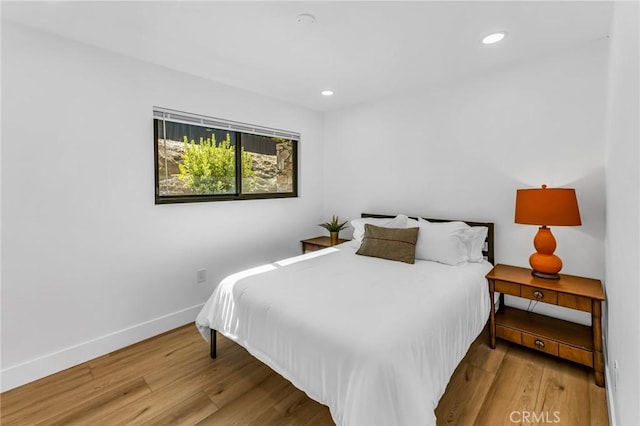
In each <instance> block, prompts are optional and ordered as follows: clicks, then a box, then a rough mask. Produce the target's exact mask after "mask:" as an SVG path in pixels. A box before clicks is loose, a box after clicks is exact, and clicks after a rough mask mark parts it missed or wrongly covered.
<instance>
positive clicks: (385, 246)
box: [356, 223, 420, 263]
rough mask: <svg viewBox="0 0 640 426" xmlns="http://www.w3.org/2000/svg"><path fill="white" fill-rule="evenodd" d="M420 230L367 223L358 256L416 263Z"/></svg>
mask: <svg viewBox="0 0 640 426" xmlns="http://www.w3.org/2000/svg"><path fill="white" fill-rule="evenodd" d="M419 229H420V228H383V227H381V226H375V225H371V224H369V223H367V224H366V225H364V238H363V240H362V244H361V245H360V248H359V249H358V251H357V252H356V254H360V255H363V256H371V257H380V258H382V259H389V260H397V261H399V262H405V263H415V262H416V241H417V240H418V231H419Z"/></svg>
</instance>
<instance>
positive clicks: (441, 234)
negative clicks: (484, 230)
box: [416, 218, 470, 265]
mask: <svg viewBox="0 0 640 426" xmlns="http://www.w3.org/2000/svg"><path fill="white" fill-rule="evenodd" d="M418 226H419V227H420V231H419V232H418V242H417V243H416V259H424V260H431V261H434V262H440V263H445V264H447V265H457V264H459V263H462V262H466V261H468V260H469V249H468V248H467V245H466V244H465V243H464V241H463V238H462V235H463V232H464V231H466V230H468V229H470V226H469V225H467V224H466V223H464V222H429V221H427V220H424V219H422V218H418Z"/></svg>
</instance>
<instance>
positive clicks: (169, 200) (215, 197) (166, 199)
mask: <svg viewBox="0 0 640 426" xmlns="http://www.w3.org/2000/svg"><path fill="white" fill-rule="evenodd" d="M154 115H155V110H154ZM215 120H220V119H215ZM163 121H167V122H172V121H173V120H170V119H169V120H166V119H160V118H154V119H153V145H154V150H153V153H154V175H155V204H175V203H199V202H210V201H240V200H263V199H274V198H297V197H298V175H299V173H300V172H299V163H298V143H299V139H300V138H299V137H298V138H293V137H291V136H293V135H296V134H294V133H291V132H289V133H287V134H282V133H275V132H276V131H274V133H272V134H268V133H267V132H261V133H258V132H256V133H253V132H246V131H242V130H236V129H234V128H221V127H218V126H209V125H207V126H204V125H202V124H198V123H185V124H188V125H192V126H200V127H208V128H213V129H216V130H220V131H224V132H234V134H235V147H236V149H235V160H236V163H235V170H236V176H235V189H236V191H235V193H233V194H190V195H160V170H159V164H158V159H159V155H158V149H159V147H158V140H159V139H160V136H161V135H160V134H159V131H158V129H159V127H160V126H159V125H158V124H159V123H161V122H163ZM173 122H175V121H173ZM245 126H249V125H245ZM243 134H245V135H259V136H264V137H277V138H282V139H286V140H289V141H291V145H292V147H291V163H292V165H293V170H292V191H291V192H255V193H243V192H242V135H243Z"/></svg>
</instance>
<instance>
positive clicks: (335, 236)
mask: <svg viewBox="0 0 640 426" xmlns="http://www.w3.org/2000/svg"><path fill="white" fill-rule="evenodd" d="M329 234H330V235H331V245H332V246H335V245H336V244H338V232H330V233H329Z"/></svg>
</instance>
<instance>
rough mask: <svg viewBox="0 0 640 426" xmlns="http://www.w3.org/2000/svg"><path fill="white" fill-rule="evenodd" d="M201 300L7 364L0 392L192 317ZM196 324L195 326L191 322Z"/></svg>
mask: <svg viewBox="0 0 640 426" xmlns="http://www.w3.org/2000/svg"><path fill="white" fill-rule="evenodd" d="M203 305H204V304H199V305H196V306H191V307H190V308H186V309H183V310H181V311H178V312H173V313H171V314H168V315H164V316H161V317H158V318H154V319H152V320H150V321H145V322H143V323H140V324H136V325H134V326H131V327H128V328H125V329H123V330H119V331H115V332H113V333H109V334H106V335H104V336H101V337H97V338H95V339H92V340H89V341H87V342H83V343H80V344H78V345H74V346H71V347H68V348H65V349H62V350H59V351H57V352H52V353H50V354H47V355H43V356H41V357H38V358H35V359H31V360H29V361H25V362H22V363H20V364H17V365H13V366H11V367H7V368H5V369H3V370H2V371H1V372H0V390H1V391H2V392H4V391H7V390H9V389H13V388H15V387H18V386H21V385H24V384H25V383H29V382H32V381H34V380H37V379H40V378H42V377H46V376H49V375H51V374H53V373H57V372H59V371H62V370H65V369H67V368H70V367H73V366H74V365H78V364H81V363H83V362H86V361H89V360H91V359H94V358H97V357H99V356H102V355H105V354H108V353H109V352H113V351H115V350H118V349H120V348H123V347H125V346H129V345H131V344H133V343H137V342H140V341H142V340H145V339H148V338H149V337H153V336H156V335H158V334H160V333H164V332H165V331H169V330H172V329H174V328H176V327H180V326H182V325H185V324H187V323H189V322H192V321H194V320H195V318H196V315H198V312H200V309H202V306H203ZM194 327H195V326H194Z"/></svg>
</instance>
